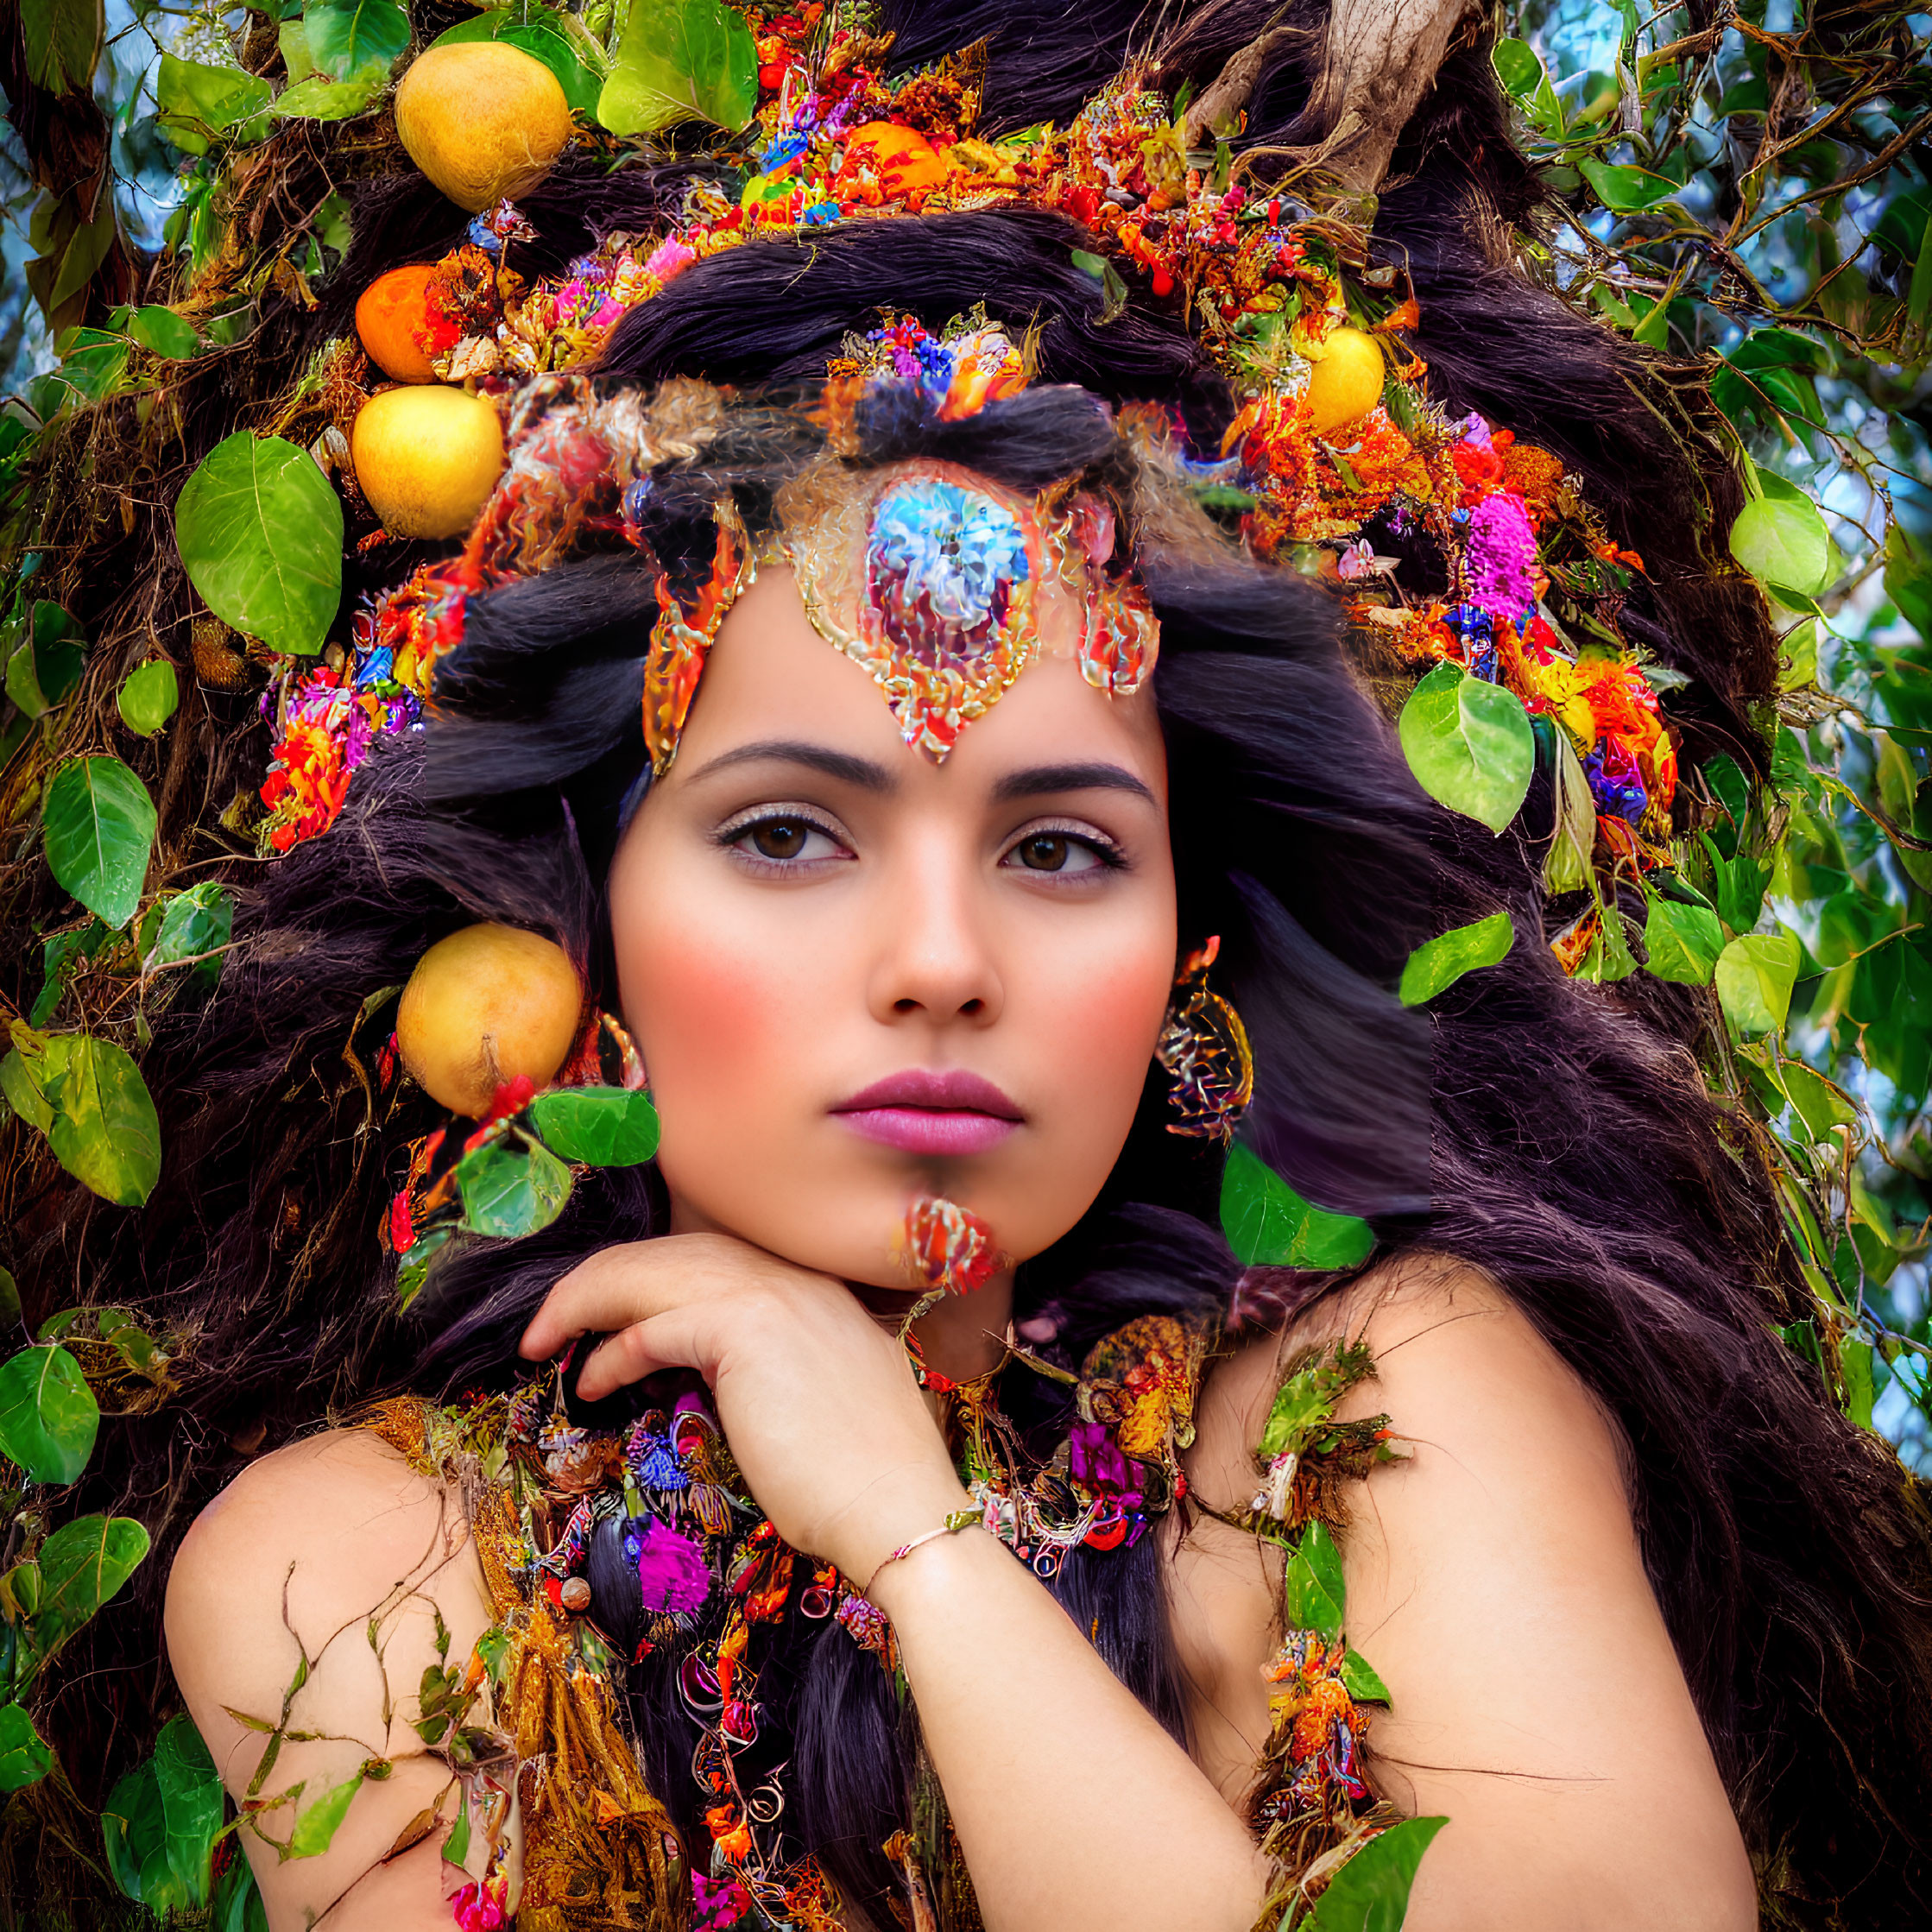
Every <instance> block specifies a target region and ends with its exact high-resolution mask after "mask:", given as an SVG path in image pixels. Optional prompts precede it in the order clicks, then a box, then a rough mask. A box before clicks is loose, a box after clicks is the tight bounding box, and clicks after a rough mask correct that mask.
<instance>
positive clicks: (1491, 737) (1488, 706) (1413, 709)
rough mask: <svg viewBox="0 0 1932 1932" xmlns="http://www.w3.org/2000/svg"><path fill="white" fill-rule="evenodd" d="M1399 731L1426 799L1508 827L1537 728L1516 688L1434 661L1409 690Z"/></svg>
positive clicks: (1494, 826) (1497, 828) (1532, 759)
mask: <svg viewBox="0 0 1932 1932" xmlns="http://www.w3.org/2000/svg"><path fill="white" fill-rule="evenodd" d="M1397 729H1398V733H1399V735H1400V736H1401V739H1402V750H1403V754H1404V756H1405V757H1406V758H1407V759H1408V761H1409V769H1410V770H1411V772H1413V773H1415V775H1416V782H1417V784H1418V785H1420V786H1422V788H1423V790H1424V791H1425V792H1428V794H1429V795H1430V798H1432V799H1436V801H1437V802H1438V803H1440V804H1442V805H1447V806H1448V807H1449V810H1450V811H1460V812H1462V813H1463V814H1464V815H1465V816H1467V817H1468V818H1479V819H1481V821H1482V823H1483V824H1486V825H1487V826H1488V828H1489V829H1490V830H1491V831H1493V832H1497V833H1500V832H1501V831H1503V830H1505V829H1506V827H1507V826H1508V824H1509V823H1510V821H1511V820H1512V818H1515V816H1516V814H1517V811H1518V809H1519V808H1520V807H1521V805H1522V803H1523V795H1524V793H1525V792H1527V791H1528V790H1529V788H1530V779H1531V773H1533V772H1534V771H1535V769H1536V734H1535V733H1534V732H1533V731H1532V730H1531V729H1530V717H1529V713H1528V712H1526V711H1525V710H1524V709H1523V701H1522V699H1521V698H1518V697H1517V695H1516V694H1515V692H1514V691H1506V690H1505V689H1504V687H1503V686H1502V685H1492V684H1489V683H1487V682H1486V681H1485V680H1484V679H1481V678H1472V677H1469V676H1468V675H1467V674H1466V673H1465V672H1463V670H1462V667H1461V666H1459V665H1454V664H1439V665H1437V666H1436V668H1435V669H1434V670H1433V671H1431V672H1430V673H1429V675H1428V676H1427V677H1426V678H1424V679H1423V680H1422V682H1421V683H1420V684H1419V685H1417V686H1416V688H1415V690H1414V691H1411V693H1410V695H1409V702H1408V703H1407V704H1405V705H1404V706H1403V707H1402V716H1401V718H1400V719H1399V720H1398V724H1397Z"/></svg>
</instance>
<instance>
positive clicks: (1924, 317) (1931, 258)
mask: <svg viewBox="0 0 1932 1932" xmlns="http://www.w3.org/2000/svg"><path fill="white" fill-rule="evenodd" d="M1905 318H1906V319H1907V321H1909V322H1910V324H1911V325H1912V327H1913V328H1915V329H1920V330H1923V329H1925V328H1927V327H1929V326H1932V215H1929V216H1928V217H1927V218H1926V223H1925V232H1924V234H1923V236H1922V237H1920V239H1919V244H1918V260H1917V261H1916V262H1915V263H1914V264H1913V266H1912V281H1911V286H1910V287H1909V288H1908V289H1907V290H1906V292H1905Z"/></svg>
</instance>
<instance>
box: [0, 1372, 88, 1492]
mask: <svg viewBox="0 0 1932 1932" xmlns="http://www.w3.org/2000/svg"><path fill="white" fill-rule="evenodd" d="M100 1425H101V1411H100V1405H99V1404H98V1403H97V1402H96V1401H95V1400H94V1392H93V1391H92V1389H91V1388H89V1387H88V1386H87V1378H86V1377H85V1375H83V1374H82V1373H80V1364H79V1362H77V1361H75V1360H74V1359H73V1356H72V1355H70V1354H68V1353H67V1351H66V1349H65V1348H60V1347H59V1346H58V1345H57V1344H54V1343H48V1344H46V1345H44V1346H41V1347H39V1348H23V1349H22V1351H21V1352H20V1354H17V1355H15V1356H13V1357H12V1358H10V1359H9V1361H6V1362H4V1363H0V1453H4V1454H5V1455H7V1456H8V1457H9V1459H10V1460H12V1461H13V1462H17V1463H19V1465H20V1466H21V1468H22V1469H24V1470H25V1471H26V1472H27V1474H28V1476H30V1477H31V1478H32V1479H33V1480H34V1481H35V1482H52V1483H69V1482H73V1481H74V1480H75V1479H76V1478H77V1477H78V1476H79V1474H80V1472H81V1471H82V1470H83V1469H85V1468H86V1467H87V1458H88V1457H89V1456H90V1455H92V1454H93V1453H94V1437H95V1436H96V1435H97V1434H98V1431H99V1429H100Z"/></svg>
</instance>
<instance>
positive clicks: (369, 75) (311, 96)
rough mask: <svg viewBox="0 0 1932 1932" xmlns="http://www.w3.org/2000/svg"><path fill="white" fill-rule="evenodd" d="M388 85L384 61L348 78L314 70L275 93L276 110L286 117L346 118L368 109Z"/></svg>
mask: <svg viewBox="0 0 1932 1932" xmlns="http://www.w3.org/2000/svg"><path fill="white" fill-rule="evenodd" d="M388 85H389V73H388V68H387V67H385V66H382V65H380V63H372V64H371V65H370V66H366V67H363V68H362V69H361V70H360V71H358V72H357V73H352V74H350V77H349V78H348V79H346V80H331V79H329V77H328V76H327V75H326V74H311V75H310V76H309V78H308V79H306V80H298V81H297V82H296V83H295V85H294V86H293V87H288V88H285V89H284V90H283V91H282V92H281V93H280V94H278V95H277V96H276V97H275V112H276V113H277V114H279V115H281V117H283V118H284V119H285V120H305V121H346V120H348V119H349V117H350V116H351V115H355V114H362V113H366V112H367V111H368V110H369V109H370V108H371V107H373V106H374V105H375V104H376V102H377V101H378V100H379V99H380V98H382V90H383V89H384V88H385V87H387V86H388Z"/></svg>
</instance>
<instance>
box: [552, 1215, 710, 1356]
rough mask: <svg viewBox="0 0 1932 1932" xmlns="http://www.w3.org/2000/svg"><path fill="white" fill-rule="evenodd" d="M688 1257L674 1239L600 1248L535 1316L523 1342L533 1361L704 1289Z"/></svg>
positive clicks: (562, 1282)
mask: <svg viewBox="0 0 1932 1932" xmlns="http://www.w3.org/2000/svg"><path fill="white" fill-rule="evenodd" d="M693 1273H694V1271H693V1270H692V1268H691V1265H690V1262H689V1260H688V1258H687V1257H685V1256H684V1255H682V1254H680V1253H679V1249H678V1247H677V1244H676V1243H674V1242H672V1241H622V1242H619V1243H618V1244H617V1245H616V1246H615V1247H605V1248H600V1249H598V1251H597V1253H595V1254H593V1255H590V1257H589V1258H588V1259H587V1260H583V1261H580V1262H578V1265H577V1266H575V1267H574V1268H572V1269H571V1272H569V1273H568V1274H566V1275H565V1276H564V1277H563V1279H561V1280H560V1281H559V1282H558V1284H557V1285H556V1286H555V1287H553V1288H552V1290H551V1291H550V1292H549V1294H548V1295H546V1297H544V1304H543V1306H542V1307H541V1308H540V1309H539V1310H537V1312H536V1313H535V1314H534V1316H531V1318H530V1325H529V1327H528V1328H527V1329H524V1331H523V1340H522V1342H521V1343H520V1344H519V1348H520V1350H521V1353H522V1354H524V1355H525V1356H526V1357H527V1358H528V1359H529V1360H531V1361H545V1360H546V1359H547V1358H548V1357H550V1356H552V1355H554V1354H557V1353H558V1351H559V1349H561V1348H563V1347H564V1345H565V1343H566V1342H570V1341H571V1340H573V1339H574V1338H575V1337H576V1336H578V1335H587V1334H590V1333H593V1332H595V1331H597V1330H600V1329H621V1328H622V1327H624V1326H625V1325H626V1324H627V1323H631V1322H635V1321H639V1320H641V1319H644V1318H646V1317H647V1316H653V1315H657V1314H661V1313H662V1312H663V1311H664V1310H666V1309H667V1308H675V1307H676V1306H678V1304H679V1303H680V1302H681V1301H683V1300H685V1299H686V1298H687V1297H691V1295H692V1294H693V1293H695V1292H698V1291H700V1289H699V1285H698V1283H697V1282H696V1281H695V1280H694V1279H693Z"/></svg>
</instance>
